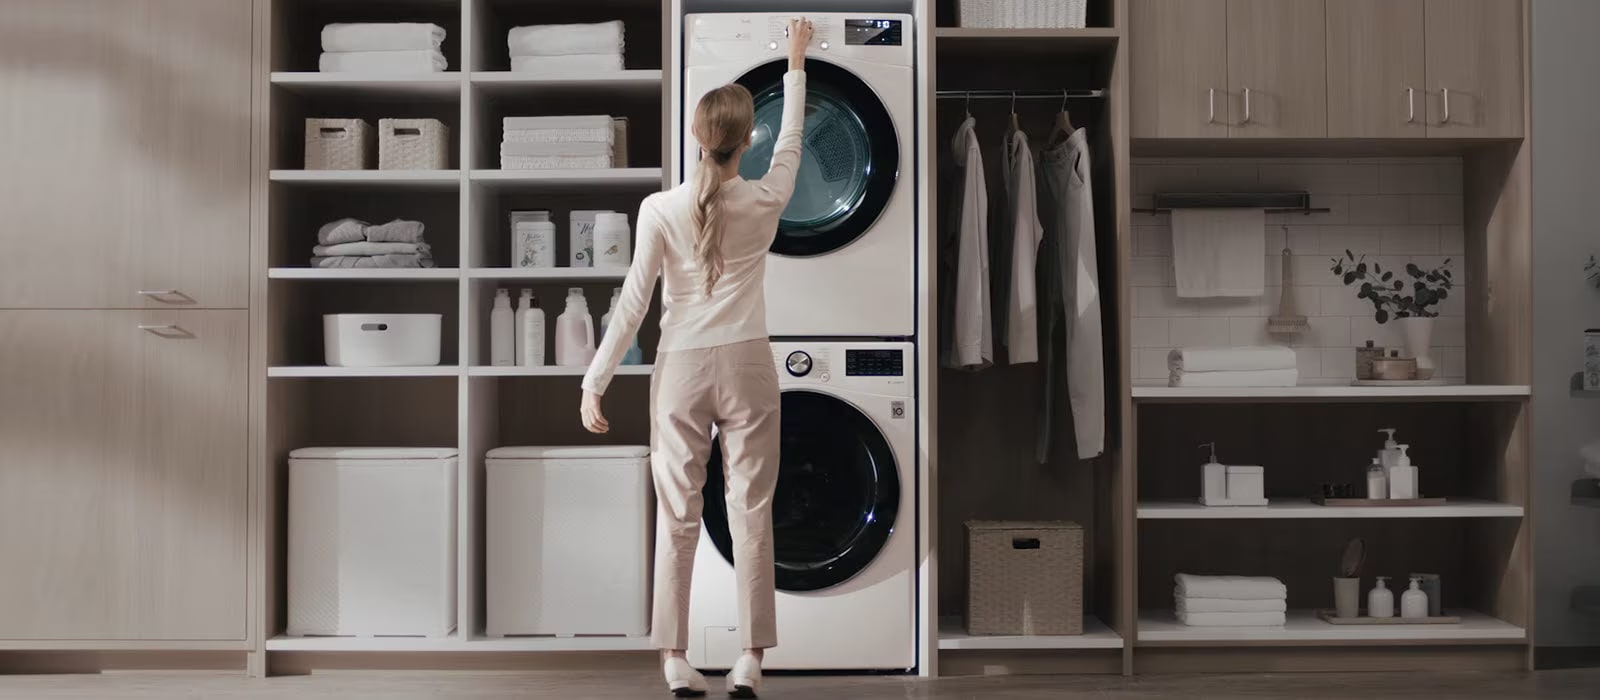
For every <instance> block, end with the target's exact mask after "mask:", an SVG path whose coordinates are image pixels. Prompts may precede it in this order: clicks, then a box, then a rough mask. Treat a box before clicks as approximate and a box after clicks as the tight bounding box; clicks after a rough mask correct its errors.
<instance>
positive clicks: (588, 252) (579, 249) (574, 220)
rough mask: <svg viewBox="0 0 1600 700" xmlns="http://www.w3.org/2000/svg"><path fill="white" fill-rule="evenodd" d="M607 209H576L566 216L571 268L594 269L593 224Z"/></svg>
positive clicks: (607, 211)
mask: <svg viewBox="0 0 1600 700" xmlns="http://www.w3.org/2000/svg"><path fill="white" fill-rule="evenodd" d="M610 213H611V211H610V210H608V209H601V210H595V209H578V210H574V211H573V212H572V213H570V214H568V215H567V237H568V239H569V240H568V244H569V245H570V246H571V247H570V248H568V249H567V250H568V251H569V252H570V253H571V257H570V260H571V262H570V263H568V264H569V265H571V266H572V267H594V222H595V217H596V216H599V215H601V214H610Z"/></svg>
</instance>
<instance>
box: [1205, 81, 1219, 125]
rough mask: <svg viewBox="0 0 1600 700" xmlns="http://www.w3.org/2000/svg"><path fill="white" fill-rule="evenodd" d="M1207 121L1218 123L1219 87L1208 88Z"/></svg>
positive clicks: (1208, 122)
mask: <svg viewBox="0 0 1600 700" xmlns="http://www.w3.org/2000/svg"><path fill="white" fill-rule="evenodd" d="M1206 112H1207V114H1206V123H1207V124H1215V123H1217V89H1216V88H1211V89H1209V90H1206Z"/></svg>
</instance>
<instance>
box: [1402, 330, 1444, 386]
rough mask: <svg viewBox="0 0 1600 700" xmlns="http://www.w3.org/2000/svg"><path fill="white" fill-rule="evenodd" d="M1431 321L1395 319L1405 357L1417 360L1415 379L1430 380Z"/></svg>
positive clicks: (1432, 368)
mask: <svg viewBox="0 0 1600 700" xmlns="http://www.w3.org/2000/svg"><path fill="white" fill-rule="evenodd" d="M1433 321H1434V319H1431V318H1415V317H1412V318H1397V319H1395V323H1398V324H1400V334H1401V336H1402V339H1403V340H1404V341H1405V345H1406V355H1407V356H1410V357H1414V358H1416V359H1417V379H1432V378H1433V373H1434V369H1435V367H1434V364H1433V355H1432V350H1433Z"/></svg>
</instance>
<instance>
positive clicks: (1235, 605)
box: [1173, 574, 1289, 627]
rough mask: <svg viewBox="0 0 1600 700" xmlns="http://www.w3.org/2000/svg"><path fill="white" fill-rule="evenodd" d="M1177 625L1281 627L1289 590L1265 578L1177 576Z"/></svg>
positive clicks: (1269, 578)
mask: <svg viewBox="0 0 1600 700" xmlns="http://www.w3.org/2000/svg"><path fill="white" fill-rule="evenodd" d="M1176 579H1177V582H1178V587H1177V589H1176V590H1174V592H1173V595H1174V598H1175V599H1176V606H1177V613H1178V621H1179V622H1182V623H1183V624H1185V625H1188V626H1190V627H1282V626H1283V622H1284V613H1285V611H1287V610H1288V609H1289V607H1288V599H1289V589H1288V588H1286V587H1284V585H1283V582H1282V581H1279V580H1278V579H1275V578H1271V577H1267V576H1192V575H1189V574H1178V575H1177V576H1176Z"/></svg>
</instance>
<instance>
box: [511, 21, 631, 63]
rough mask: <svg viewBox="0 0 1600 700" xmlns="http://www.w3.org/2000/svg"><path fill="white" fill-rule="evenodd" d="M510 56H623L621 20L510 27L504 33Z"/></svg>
mask: <svg viewBox="0 0 1600 700" xmlns="http://www.w3.org/2000/svg"><path fill="white" fill-rule="evenodd" d="M506 47H507V48H509V49H511V55H512V56H570V55H572V54H584V53H619V54H620V53H622V49H623V30H622V21H621V20H612V21H610V22H600V23H598V24H536V25H532V26H527V27H512V28H511V31H510V32H507V33H506Z"/></svg>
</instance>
